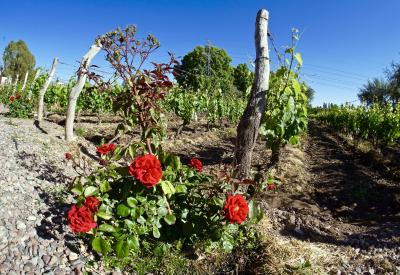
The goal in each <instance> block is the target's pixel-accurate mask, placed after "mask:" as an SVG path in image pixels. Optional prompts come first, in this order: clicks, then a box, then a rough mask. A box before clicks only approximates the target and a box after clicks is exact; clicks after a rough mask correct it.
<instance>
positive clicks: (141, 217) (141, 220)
mask: <svg viewBox="0 0 400 275" xmlns="http://www.w3.org/2000/svg"><path fill="white" fill-rule="evenodd" d="M136 221H137V222H138V223H140V224H145V223H146V219H145V218H144V217H143V216H139V218H137V219H136Z"/></svg>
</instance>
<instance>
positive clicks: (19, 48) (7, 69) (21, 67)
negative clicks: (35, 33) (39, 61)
mask: <svg viewBox="0 0 400 275" xmlns="http://www.w3.org/2000/svg"><path fill="white" fill-rule="evenodd" d="M3 63H4V75H6V76H9V77H12V78H13V79H15V78H16V77H17V75H19V76H20V77H21V78H22V77H23V76H24V75H25V73H26V72H29V73H31V72H32V71H33V69H34V67H35V57H34V56H33V54H32V53H31V52H30V51H29V49H28V46H27V45H26V44H25V42H24V41H23V40H18V41H17V42H14V41H11V42H10V43H9V44H8V45H7V47H6V48H5V50H4V53H3Z"/></svg>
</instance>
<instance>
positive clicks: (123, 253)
mask: <svg viewBox="0 0 400 275" xmlns="http://www.w3.org/2000/svg"><path fill="white" fill-rule="evenodd" d="M115 254H116V255H117V257H118V258H120V259H121V258H125V257H127V256H128V255H129V246H128V244H127V242H126V241H124V240H119V241H118V242H117V243H116V244H115Z"/></svg>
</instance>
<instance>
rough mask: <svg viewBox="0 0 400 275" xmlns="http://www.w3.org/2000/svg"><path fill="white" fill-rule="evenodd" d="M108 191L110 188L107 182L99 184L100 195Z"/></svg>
mask: <svg viewBox="0 0 400 275" xmlns="http://www.w3.org/2000/svg"><path fill="white" fill-rule="evenodd" d="M110 189H111V187H110V183H109V182H108V181H106V180H105V181H103V182H102V183H101V184H100V192H101V193H106V192H108V191H110Z"/></svg>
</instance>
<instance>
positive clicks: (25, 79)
mask: <svg viewBox="0 0 400 275" xmlns="http://www.w3.org/2000/svg"><path fill="white" fill-rule="evenodd" d="M28 76H29V72H28V71H27V72H26V73H25V78H24V84H22V88H21V93H22V92H23V91H24V90H25V86H26V82H27V81H28Z"/></svg>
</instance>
